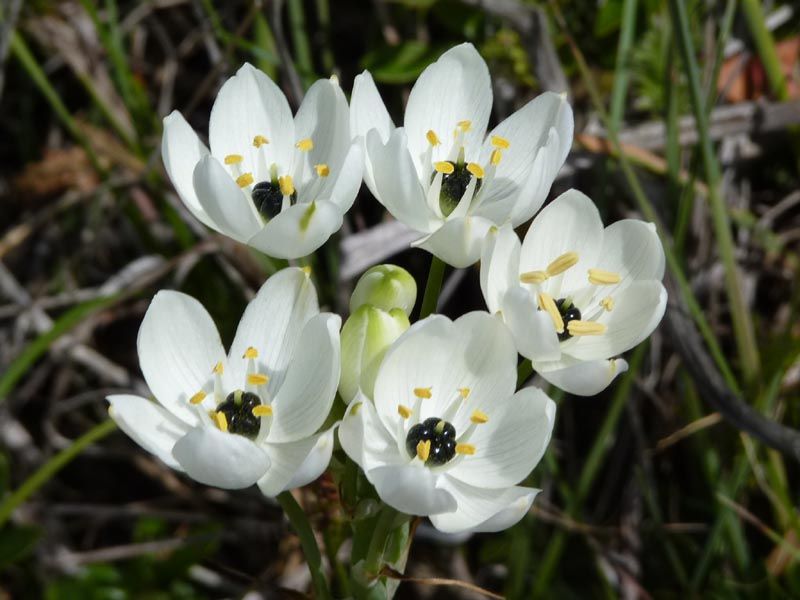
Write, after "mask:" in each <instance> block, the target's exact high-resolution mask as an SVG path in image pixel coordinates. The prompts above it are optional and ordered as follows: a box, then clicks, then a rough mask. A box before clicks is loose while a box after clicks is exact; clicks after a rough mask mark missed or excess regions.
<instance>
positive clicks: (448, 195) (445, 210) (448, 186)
mask: <svg viewBox="0 0 800 600" xmlns="http://www.w3.org/2000/svg"><path fill="white" fill-rule="evenodd" d="M475 167H478V165H476V164H475V165H473V163H469V164H466V163H463V162H461V163H457V162H452V161H442V162H439V163H436V165H435V166H434V170H433V173H432V174H431V182H433V180H434V178H435V177H436V174H437V173H441V174H442V187H441V190H440V191H439V208H440V209H441V211H442V214H443V215H444V216H445V217H447V216H449V215H450V213H452V212H453V211H454V210H455V208H456V206H458V203H459V202H460V201H461V198H462V197H463V196H464V192H466V191H467V187H468V186H469V182H470V181H471V180H472V178H473V177H474V176H475V174H474V171H475V170H477V169H476V168H475ZM480 189H481V180H480V179H478V180H477V182H476V183H475V192H474V193H476V194H477V193H478V190H480Z"/></svg>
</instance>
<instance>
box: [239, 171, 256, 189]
mask: <svg viewBox="0 0 800 600" xmlns="http://www.w3.org/2000/svg"><path fill="white" fill-rule="evenodd" d="M253 181H254V179H253V174H252V173H242V174H241V175H239V176H238V177H237V178H236V185H238V186H239V187H247V186H248V185H250V184H251V183H253Z"/></svg>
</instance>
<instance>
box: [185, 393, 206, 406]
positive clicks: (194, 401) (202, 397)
mask: <svg viewBox="0 0 800 600" xmlns="http://www.w3.org/2000/svg"><path fill="white" fill-rule="evenodd" d="M205 399H206V393H205V392H204V391H203V390H200V391H199V392H197V393H196V394H195V395H194V396H192V397H191V398H189V402H191V403H192V404H200V403H201V402H202V401H203V400H205Z"/></svg>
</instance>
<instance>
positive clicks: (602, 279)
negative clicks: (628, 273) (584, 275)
mask: <svg viewBox="0 0 800 600" xmlns="http://www.w3.org/2000/svg"><path fill="white" fill-rule="evenodd" d="M619 280H620V276H619V273H614V272H613V271H603V269H589V283H593V284H594V285H613V284H615V283H619Z"/></svg>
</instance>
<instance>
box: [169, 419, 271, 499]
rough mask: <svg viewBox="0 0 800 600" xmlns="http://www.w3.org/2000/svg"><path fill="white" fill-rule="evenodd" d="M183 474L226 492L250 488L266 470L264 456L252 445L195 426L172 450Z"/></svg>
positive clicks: (266, 461) (259, 449)
mask: <svg viewBox="0 0 800 600" xmlns="http://www.w3.org/2000/svg"><path fill="white" fill-rule="evenodd" d="M172 455H173V456H174V457H175V460H177V461H178V462H179V463H180V465H181V466H182V467H183V469H184V470H185V471H186V474H187V475H188V476H189V477H191V478H192V479H194V480H195V481H199V482H200V483H204V484H206V485H211V486H214V487H218V488H222V489H226V490H238V489H242V488H246V487H250V486H251V485H253V484H254V483H255V482H256V481H258V480H259V479H260V478H261V477H262V476H263V475H264V473H265V472H266V470H267V469H268V468H269V466H270V464H269V458H268V457H267V454H266V453H265V452H264V451H263V450H262V449H261V448H259V447H258V446H257V445H256V444H255V443H254V442H251V441H250V440H248V439H247V438H245V437H243V436H241V435H236V434H232V433H223V432H222V431H220V430H219V429H217V428H215V427H195V428H193V429H191V430H190V431H189V433H187V434H186V435H185V436H183V437H182V438H181V439H180V440H178V443H177V444H175V447H174V448H173V449H172Z"/></svg>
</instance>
